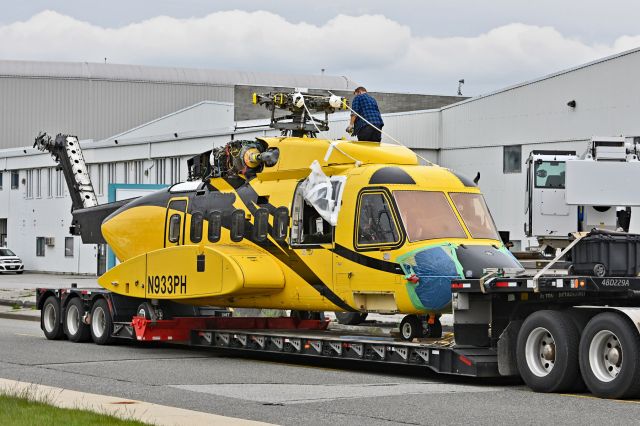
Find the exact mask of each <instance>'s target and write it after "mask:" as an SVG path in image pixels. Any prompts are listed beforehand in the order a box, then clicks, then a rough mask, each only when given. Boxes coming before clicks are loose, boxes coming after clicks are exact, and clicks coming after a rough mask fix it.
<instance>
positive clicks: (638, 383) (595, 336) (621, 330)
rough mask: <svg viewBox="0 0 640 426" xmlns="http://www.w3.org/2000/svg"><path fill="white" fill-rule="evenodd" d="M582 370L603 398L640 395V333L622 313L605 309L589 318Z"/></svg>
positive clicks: (581, 364)
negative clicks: (605, 310)
mask: <svg viewBox="0 0 640 426" xmlns="http://www.w3.org/2000/svg"><path fill="white" fill-rule="evenodd" d="M580 371H581V372H582V378H583V379H584V382H585V384H586V385H587V388H589V390H590V391H591V392H592V393H593V394H594V395H596V396H598V397H601V398H633V397H638V396H640V335H639V334H638V331H637V330H636V329H635V327H634V326H633V325H632V324H631V323H630V322H629V321H627V320H626V319H625V318H623V317H622V316H621V315H618V314H615V313H613V312H604V313H602V314H599V315H596V316H595V317H593V318H592V319H591V321H589V323H588V324H587V326H586V327H585V329H584V331H583V332H582V338H581V339H580Z"/></svg>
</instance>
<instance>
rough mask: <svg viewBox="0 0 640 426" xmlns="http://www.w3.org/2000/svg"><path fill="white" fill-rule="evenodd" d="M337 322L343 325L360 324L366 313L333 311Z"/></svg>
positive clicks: (365, 317)
mask: <svg viewBox="0 0 640 426" xmlns="http://www.w3.org/2000/svg"><path fill="white" fill-rule="evenodd" d="M335 314H336V319H337V320H338V323H340V324H344V325H358V324H362V323H363V322H364V320H365V319H367V313H366V312H365V313H362V312H335Z"/></svg>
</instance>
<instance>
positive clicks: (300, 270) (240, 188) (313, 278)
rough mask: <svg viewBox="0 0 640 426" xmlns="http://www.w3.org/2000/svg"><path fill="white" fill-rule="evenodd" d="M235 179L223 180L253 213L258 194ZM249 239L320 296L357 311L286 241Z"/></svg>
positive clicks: (271, 206)
mask: <svg viewBox="0 0 640 426" xmlns="http://www.w3.org/2000/svg"><path fill="white" fill-rule="evenodd" d="M237 179H239V178H233V179H225V180H226V181H227V183H229V185H231V187H233V188H234V189H235V190H236V193H237V194H238V196H239V197H240V199H241V200H242V202H243V203H244V204H245V206H247V208H248V209H249V211H250V212H251V213H254V212H255V211H256V210H257V207H256V206H257V204H256V202H257V200H258V194H257V193H256V191H255V189H253V187H251V184H250V183H249V182H246V181H245V182H244V183H242V182H239V181H238V180H237ZM260 207H264V208H266V209H268V210H269V211H270V212H273V211H275V207H274V206H273V205H271V204H260ZM248 225H249V227H248V229H247V230H248V231H249V232H247V234H249V235H250V236H251V235H252V234H253V233H252V232H251V230H252V227H253V225H252V224H248ZM249 240H250V241H252V242H253V243H255V244H257V245H259V246H260V247H262V248H263V249H265V250H267V251H268V252H269V253H271V254H272V255H273V256H274V257H276V258H277V259H278V260H280V261H281V262H283V263H284V264H285V265H287V266H288V267H289V268H291V269H292V270H293V271H294V272H295V273H296V274H298V275H299V276H300V277H301V278H302V279H303V280H305V281H306V282H307V283H309V284H310V285H311V286H312V287H313V288H314V289H315V290H316V291H317V292H318V293H320V295H321V296H323V297H326V298H327V299H328V300H329V301H331V303H333V304H334V305H336V306H338V307H340V308H342V309H344V310H346V311H351V312H355V311H357V310H356V309H354V308H352V307H351V306H349V304H347V303H346V302H345V301H344V300H342V299H341V298H340V297H339V296H338V295H337V294H335V293H334V292H333V291H331V289H330V288H329V287H327V285H326V284H325V283H324V282H323V281H322V279H321V278H320V277H318V276H317V275H316V273H315V272H313V270H312V269H311V268H309V266H308V265H307V264H306V263H304V261H302V259H301V258H300V256H298V254H297V253H296V252H295V251H294V250H293V249H291V247H290V246H289V245H288V244H287V243H286V242H284V241H282V242H279V243H278V244H277V245H276V244H274V243H273V242H272V241H271V240H270V239H267V240H266V241H264V242H257V241H253V240H252V239H251V238H249Z"/></svg>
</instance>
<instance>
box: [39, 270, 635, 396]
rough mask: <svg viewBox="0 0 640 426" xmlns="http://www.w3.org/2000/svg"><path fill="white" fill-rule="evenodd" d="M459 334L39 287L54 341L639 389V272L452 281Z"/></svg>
mask: <svg viewBox="0 0 640 426" xmlns="http://www.w3.org/2000/svg"><path fill="white" fill-rule="evenodd" d="M451 287H452V295H453V301H452V310H453V316H454V324H453V336H448V337H445V338H433V339H414V340H413V341H404V340H401V339H399V338H398V339H396V338H394V337H390V336H387V337H380V336H375V335H372V334H369V333H367V331H366V327H362V328H361V329H362V332H359V333H355V334H354V333H353V332H351V333H350V334H348V335H345V333H342V332H340V331H336V330H330V329H328V328H327V326H328V324H329V322H328V321H324V320H300V319H297V318H292V317H282V318H263V317H251V318H246V317H230V316H229V313H228V312H227V311H225V310H220V309H217V310H216V309H214V310H203V309H202V308H198V307H193V306H186V305H179V304H171V305H168V304H165V305H164V306H163V307H162V309H155V310H154V308H153V305H154V303H155V302H154V301H144V300H140V299H134V298H130V297H125V296H121V295H117V294H114V293H111V292H109V291H107V290H104V289H95V288H92V289H87V288H85V289H81V288H62V289H51V288H40V289H38V290H37V307H38V309H40V310H41V328H42V330H43V331H44V333H45V335H46V336H47V338H49V339H61V338H65V337H66V338H67V339H69V340H71V341H83V340H85V341H86V340H93V341H94V342H95V343H97V344H108V343H110V342H112V341H114V340H115V339H118V340H130V341H133V340H135V341H141V342H146V341H154V342H158V341H161V342H174V343H181V344H185V345H188V346H192V347H200V348H208V349H216V350H232V351H243V352H247V353H273V354H279V353H280V354H287V355H296V356H301V357H310V358H331V359H336V360H356V361H362V362H369V363H384V364H389V365H415V366H422V367H425V368H427V369H430V370H432V371H435V372H437V373H441V374H450V375H462V376H470V377H504V376H520V377H521V378H522V379H523V380H524V381H525V383H526V384H527V385H529V386H530V387H531V388H532V389H533V390H535V391H540V392H564V391H572V390H581V389H584V387H585V385H586V387H587V388H588V389H589V390H590V391H591V392H592V393H593V394H595V395H596V396H600V397H607V398H629V397H637V396H639V394H640V278H638V277H623V278H620V277H603V278H598V277H593V276H567V275H556V276H545V277H537V276H536V277H534V276H514V277H509V276H504V275H501V274H499V273H498V274H493V275H492V276H487V277H485V278H483V279H457V280H453V281H452V283H451Z"/></svg>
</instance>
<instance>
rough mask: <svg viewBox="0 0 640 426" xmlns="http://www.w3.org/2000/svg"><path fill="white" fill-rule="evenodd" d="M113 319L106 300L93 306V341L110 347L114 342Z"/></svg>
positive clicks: (99, 301) (101, 300)
mask: <svg viewBox="0 0 640 426" xmlns="http://www.w3.org/2000/svg"><path fill="white" fill-rule="evenodd" d="M112 333H113V319H112V318H111V312H110V311H109V305H108V304H107V301H106V300H104V299H100V300H98V301H96V303H94V304H93V308H92V309H91V339H93V342H94V343H95V344H97V345H108V344H109V343H111V342H113V336H112V335H111V334H112Z"/></svg>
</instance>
